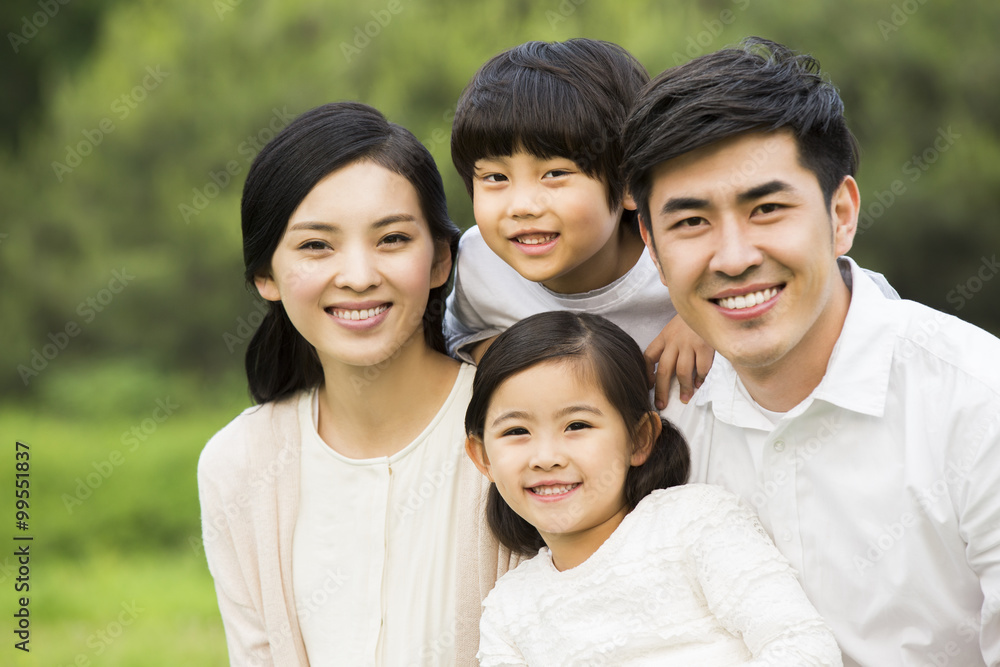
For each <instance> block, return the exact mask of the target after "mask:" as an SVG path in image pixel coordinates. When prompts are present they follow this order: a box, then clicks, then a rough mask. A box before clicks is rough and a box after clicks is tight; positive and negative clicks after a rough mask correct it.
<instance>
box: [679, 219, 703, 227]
mask: <svg viewBox="0 0 1000 667" xmlns="http://www.w3.org/2000/svg"><path fill="white" fill-rule="evenodd" d="M705 222H706V221H705V218H684V219H683V220H678V221H677V222H675V223H674V224H673V227H674V228H677V229H684V228H686V227H698V226H699V225H703V224H705Z"/></svg>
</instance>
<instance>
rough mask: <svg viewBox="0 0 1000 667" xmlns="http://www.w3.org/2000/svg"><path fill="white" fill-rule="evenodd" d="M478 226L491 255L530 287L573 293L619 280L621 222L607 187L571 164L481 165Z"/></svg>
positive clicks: (508, 161)
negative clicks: (538, 285)
mask: <svg viewBox="0 0 1000 667" xmlns="http://www.w3.org/2000/svg"><path fill="white" fill-rule="evenodd" d="M472 198H473V199H472V208H473V212H474V214H475V216H476V225H478V226H479V230H480V232H481V233H482V235H483V240H485V241H486V245H488V246H489V247H490V249H491V250H492V251H493V252H495V253H496V254H497V255H499V256H500V258H501V259H503V261H505V262H507V264H509V265H510V266H512V267H513V268H514V270H516V271H517V272H518V273H519V274H521V275H522V276H524V277H525V278H527V279H528V280H531V281H534V282H539V283H542V284H543V285H545V286H546V287H548V288H549V289H551V290H552V291H554V292H560V293H564V294H572V293H579V292H587V291H590V290H593V289H597V288H598V287H603V286H604V285H607V284H609V283H610V282H612V281H614V280H615V279H616V278H618V277H619V276H620V275H621V273H619V270H620V264H621V260H620V252H619V246H618V234H617V231H618V223H619V220H620V218H621V213H622V209H621V207H616V208H615V209H614V210H611V209H609V208H608V190H607V186H606V185H605V184H604V183H603V182H602V181H601V180H598V179H596V178H592V177H590V176H588V175H586V174H585V173H583V171H581V170H580V168H579V167H578V166H577V164H576V163H575V162H573V161H572V160H570V159H568V158H560V157H554V158H539V157H536V156H534V155H529V154H528V153H515V154H514V155H508V156H504V157H499V158H492V159H483V160H478V161H477V162H476V166H475V172H474V174H473V177H472Z"/></svg>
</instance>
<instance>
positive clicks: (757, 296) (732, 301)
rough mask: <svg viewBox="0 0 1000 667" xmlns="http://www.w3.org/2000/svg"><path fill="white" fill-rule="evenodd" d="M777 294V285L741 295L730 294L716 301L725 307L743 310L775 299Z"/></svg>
mask: <svg viewBox="0 0 1000 667" xmlns="http://www.w3.org/2000/svg"><path fill="white" fill-rule="evenodd" d="M777 294H778V288H777V287H769V288H767V289H766V290H762V291H760V292H751V293H750V294H741V295H740V296H729V297H726V298H724V299H716V301H717V302H718V304H719V305H720V306H722V307H723V308H729V309H730V310H742V309H743V308H752V307H753V306H756V305H758V304H761V303H764V302H765V301H768V300H770V299H773V298H774V297H775V296H776V295H777Z"/></svg>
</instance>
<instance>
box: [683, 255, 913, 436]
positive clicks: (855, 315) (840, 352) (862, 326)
mask: <svg viewBox="0 0 1000 667" xmlns="http://www.w3.org/2000/svg"><path fill="white" fill-rule="evenodd" d="M838 263H839V264H840V268H841V272H842V273H843V274H845V277H847V276H849V280H850V281H851V284H852V291H851V304H850V306H849V307H848V310H847V318H846V319H845V320H844V326H843V328H842V329H841V332H840V337H839V338H838V339H837V343H836V345H834V348H833V353H832V354H831V355H830V361H829V363H828V364H827V369H826V374H825V375H824V376H823V379H822V380H821V381H820V383H819V386H817V387H816V389H814V390H813V392H812V393H811V394H810V395H809V396H808V397H806V399H805V400H804V401H802V403H800V404H799V405H797V406H795V407H794V408H792V409H791V410H790V411H789V413H788V414H789V415H790V416H794V415H797V414H800V413H801V412H803V411H804V410H805V409H806V408H808V406H809V405H810V404H811V403H812V402H813V401H814V400H822V401H826V402H828V403H832V404H834V405H837V406H839V407H841V408H844V409H845V410H851V411H854V412H860V413H862V414H866V415H870V416H873V417H881V416H882V414H883V412H884V411H885V401H886V396H887V394H888V388H889V373H890V369H891V366H892V356H893V349H894V347H895V338H896V336H894V335H892V332H893V331H894V330H895V328H896V326H897V323H896V322H894V321H893V318H892V315H891V313H890V312H889V309H887V308H886V307H885V301H886V297H885V296H883V295H882V293H881V292H880V291H879V289H878V287H877V286H876V285H875V283H874V282H872V280H871V278H869V277H868V276H866V275H865V274H864V272H863V271H862V270H861V269H860V267H858V265H857V264H856V263H855V262H854V260H852V259H850V258H849V257H841V258H840V259H839V260H838ZM739 382H740V381H739V376H738V375H737V373H736V369H734V368H733V366H732V364H730V363H729V361H728V360H726V359H725V358H724V357H723V356H722V355H720V354H716V355H715V362H714V364H713V365H712V370H711V371H710V372H709V374H708V377H706V378H705V382H704V383H703V384H702V386H701V388H699V389H698V391H696V392H695V393H694V396H693V397H692V403H693V404H694V405H696V406H698V407H703V406H706V405H708V404H709V403H711V404H712V410H713V412H714V414H715V417H716V419H719V420H720V421H722V422H725V423H729V424H733V425H735V426H739V427H743V428H758V429H764V430H771V428H772V425H771V424H770V422H769V421H768V420H767V418H766V417H764V415H762V414H761V413H760V411H758V410H757V409H756V407H755V406H754V405H753V404H751V403H750V401H749V400H748V398H747V397H746V396H744V392H743V391H741V390H740V384H739Z"/></svg>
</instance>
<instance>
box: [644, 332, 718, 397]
mask: <svg viewBox="0 0 1000 667" xmlns="http://www.w3.org/2000/svg"><path fill="white" fill-rule="evenodd" d="M645 357H646V367H647V368H648V370H649V382H650V384H654V383H655V387H656V391H655V392H654V393H653V398H654V401H655V403H656V409H657V410H662V409H663V408H665V407H667V397H668V395H669V394H670V378H671V377H673V375H674V374H675V373H676V375H677V381H678V382H679V383H680V386H681V403H684V404H687V402H688V401H690V400H691V396H692V395H693V394H694V391H695V389H697V388H698V387H700V386H701V383H702V382H704V381H705V376H706V375H708V370H709V369H710V368H711V367H712V359H713V357H715V350H713V349H712V348H711V347H710V346H709V344H708V343H706V342H705V340H704V339H703V338H702V337H701V336H699V335H698V334H696V333H695V332H694V331H692V330H691V327H689V326H688V325H687V323H686V322H685V321H684V320H683V319H681V317H680V316H675V317H674V318H673V319H672V320H670V321H669V322H667V326H665V327H663V331H661V332H660V333H659V334H657V336H656V338H654V339H653V342H652V343H650V344H649V347H647V348H646V353H645ZM654 365H655V367H656V375H655V377H654V375H653V367H654Z"/></svg>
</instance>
